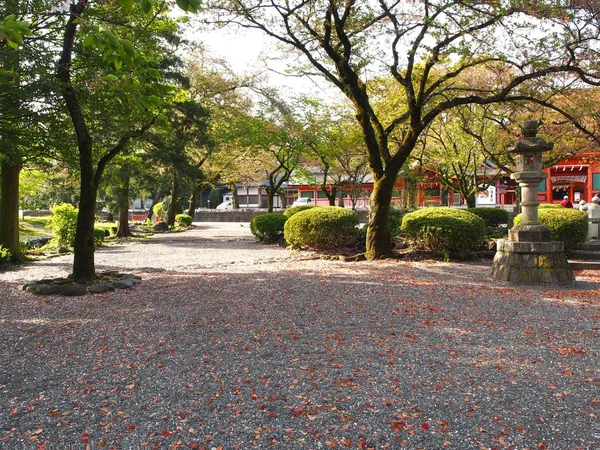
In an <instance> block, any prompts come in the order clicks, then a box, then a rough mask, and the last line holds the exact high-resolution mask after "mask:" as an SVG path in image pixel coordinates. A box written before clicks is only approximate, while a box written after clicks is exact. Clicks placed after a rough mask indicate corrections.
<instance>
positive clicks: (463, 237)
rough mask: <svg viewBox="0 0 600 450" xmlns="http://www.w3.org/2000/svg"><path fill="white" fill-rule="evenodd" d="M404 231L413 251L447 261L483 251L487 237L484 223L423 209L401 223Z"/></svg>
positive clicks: (456, 213)
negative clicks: (479, 250)
mask: <svg viewBox="0 0 600 450" xmlns="http://www.w3.org/2000/svg"><path fill="white" fill-rule="evenodd" d="M401 230H402V236H403V238H404V239H406V241H407V243H408V244H409V245H410V246H411V247H413V248H418V249H425V250H431V251H433V252H435V253H438V254H441V255H444V256H445V257H448V256H451V255H452V256H462V255H463V254H464V253H468V252H471V251H474V250H478V249H480V248H481V246H482V244H483V243H484V241H485V236H486V227H485V222H484V220H483V219H481V218H480V217H478V216H477V215H475V214H473V213H470V212H468V211H466V210H461V209H452V208H424V209H419V210H417V211H413V212H411V213H408V214H406V215H405V216H404V218H403V219H402V228H401Z"/></svg>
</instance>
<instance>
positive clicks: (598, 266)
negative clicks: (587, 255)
mask: <svg viewBox="0 0 600 450" xmlns="http://www.w3.org/2000/svg"><path fill="white" fill-rule="evenodd" d="M569 266H571V270H600V261H580V260H577V259H569Z"/></svg>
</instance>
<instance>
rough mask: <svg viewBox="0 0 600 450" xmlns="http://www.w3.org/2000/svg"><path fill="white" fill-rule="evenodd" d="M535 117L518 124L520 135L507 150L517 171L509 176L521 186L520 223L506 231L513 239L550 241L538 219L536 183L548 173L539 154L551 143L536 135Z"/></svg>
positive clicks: (550, 148) (550, 147) (519, 240)
mask: <svg viewBox="0 0 600 450" xmlns="http://www.w3.org/2000/svg"><path fill="white" fill-rule="evenodd" d="M539 125H540V124H539V122H538V121H537V120H527V121H525V123H524V124H523V125H522V126H521V130H522V132H523V137H521V138H520V139H519V140H518V141H517V142H516V143H515V144H514V145H513V146H512V148H510V149H509V151H510V152H511V153H513V154H515V156H516V163H517V164H516V171H515V172H514V173H513V174H512V175H511V178H512V179H514V180H515V181H516V182H517V183H519V187H520V188H521V223H520V224H519V225H517V226H516V227H514V228H512V229H511V230H510V231H509V238H510V240H511V241H515V242H549V241H550V240H551V238H550V232H549V231H548V230H547V229H546V227H544V226H542V225H540V223H539V221H538V206H539V205H540V202H539V201H538V197H537V194H538V186H539V185H540V183H541V182H542V181H544V180H545V179H546V178H547V177H548V175H547V174H546V173H544V172H543V171H542V153H543V152H545V151H548V150H552V148H553V147H554V144H553V143H551V142H546V141H545V140H544V139H542V138H540V137H537V136H536V135H537V130H538V128H539Z"/></svg>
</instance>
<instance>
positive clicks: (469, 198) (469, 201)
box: [465, 194, 475, 208]
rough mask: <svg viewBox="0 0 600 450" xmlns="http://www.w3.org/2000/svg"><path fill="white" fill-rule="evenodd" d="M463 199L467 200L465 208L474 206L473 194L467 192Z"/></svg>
mask: <svg viewBox="0 0 600 450" xmlns="http://www.w3.org/2000/svg"><path fill="white" fill-rule="evenodd" d="M465 200H466V201H467V208H475V194H469V195H468V196H467V198H466V199H465Z"/></svg>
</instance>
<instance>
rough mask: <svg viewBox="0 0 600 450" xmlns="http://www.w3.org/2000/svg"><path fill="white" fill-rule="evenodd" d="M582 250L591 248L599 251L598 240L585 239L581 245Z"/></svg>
mask: <svg viewBox="0 0 600 450" xmlns="http://www.w3.org/2000/svg"><path fill="white" fill-rule="evenodd" d="M581 249H582V250H591V251H593V252H600V242H598V241H597V240H592V241H587V242H586V243H585V244H583V245H582V246H581Z"/></svg>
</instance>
